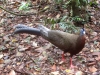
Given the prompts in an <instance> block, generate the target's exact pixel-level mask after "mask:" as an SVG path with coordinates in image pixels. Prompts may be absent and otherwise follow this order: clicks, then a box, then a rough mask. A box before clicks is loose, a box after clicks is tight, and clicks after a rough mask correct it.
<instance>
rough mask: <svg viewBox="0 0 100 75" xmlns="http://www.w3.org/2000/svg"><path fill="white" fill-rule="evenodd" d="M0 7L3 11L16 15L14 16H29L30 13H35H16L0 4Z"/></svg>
mask: <svg viewBox="0 0 100 75" xmlns="http://www.w3.org/2000/svg"><path fill="white" fill-rule="evenodd" d="M0 8H1V9H3V10H4V11H6V12H8V13H10V14H13V15H16V16H30V15H36V13H27V14H16V13H15V12H12V11H9V10H7V9H4V8H3V7H1V6H0Z"/></svg>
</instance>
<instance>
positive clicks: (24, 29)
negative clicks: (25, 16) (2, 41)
mask: <svg viewBox="0 0 100 75" xmlns="http://www.w3.org/2000/svg"><path fill="white" fill-rule="evenodd" d="M14 28H15V31H14V32H13V34H20V33H27V34H33V35H38V36H41V32H40V29H37V28H32V27H28V26H26V25H22V24H18V25H16V26H14Z"/></svg>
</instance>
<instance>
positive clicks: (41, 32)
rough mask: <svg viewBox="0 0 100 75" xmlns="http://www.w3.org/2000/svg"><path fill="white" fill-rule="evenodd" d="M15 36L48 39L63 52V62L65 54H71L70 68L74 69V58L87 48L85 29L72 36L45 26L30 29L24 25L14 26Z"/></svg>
mask: <svg viewBox="0 0 100 75" xmlns="http://www.w3.org/2000/svg"><path fill="white" fill-rule="evenodd" d="M14 28H15V30H14V31H13V34H20V33H27V34H32V35H38V36H41V37H42V38H44V39H46V40H47V41H49V42H50V43H52V44H53V45H55V46H56V47H58V48H59V49H61V50H62V51H63V54H62V60H63V61H64V60H65V57H64V54H65V53H67V52H68V53H70V67H71V68H73V67H74V66H73V63H72V57H73V55H76V54H78V53H79V52H80V51H81V50H82V49H83V48H84V46H85V40H86V37H85V29H84V28H82V29H80V33H79V34H78V35H76V34H70V33H67V32H63V31H60V30H51V29H49V28H47V27H45V26H43V25H38V27H37V28H33V27H29V26H26V25H23V24H18V25H15V26H14Z"/></svg>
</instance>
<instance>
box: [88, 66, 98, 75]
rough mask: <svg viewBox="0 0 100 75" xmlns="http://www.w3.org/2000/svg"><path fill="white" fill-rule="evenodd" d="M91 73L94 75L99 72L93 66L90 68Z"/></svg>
mask: <svg viewBox="0 0 100 75" xmlns="http://www.w3.org/2000/svg"><path fill="white" fill-rule="evenodd" d="M89 71H90V72H92V73H94V72H96V71H97V69H96V68H95V67H94V66H92V67H89Z"/></svg>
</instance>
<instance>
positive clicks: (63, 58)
mask: <svg viewBox="0 0 100 75" xmlns="http://www.w3.org/2000/svg"><path fill="white" fill-rule="evenodd" d="M62 61H63V62H65V56H64V52H63V54H62Z"/></svg>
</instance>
